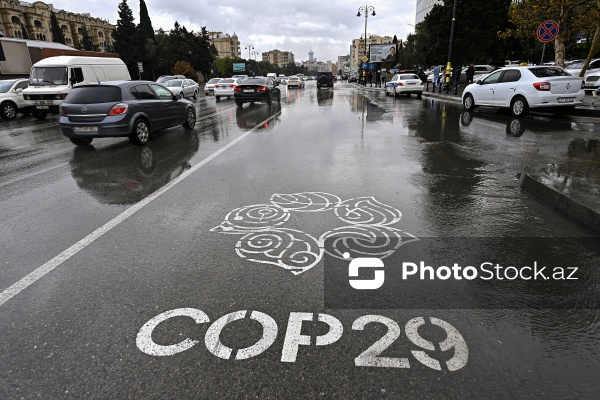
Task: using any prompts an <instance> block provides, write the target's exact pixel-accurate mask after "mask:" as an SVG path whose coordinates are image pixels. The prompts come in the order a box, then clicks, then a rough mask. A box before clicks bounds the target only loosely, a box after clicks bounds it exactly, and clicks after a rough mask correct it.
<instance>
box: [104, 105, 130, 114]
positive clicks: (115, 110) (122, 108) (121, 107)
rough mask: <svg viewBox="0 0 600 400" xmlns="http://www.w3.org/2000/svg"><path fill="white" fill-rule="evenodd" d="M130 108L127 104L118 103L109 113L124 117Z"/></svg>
mask: <svg viewBox="0 0 600 400" xmlns="http://www.w3.org/2000/svg"><path fill="white" fill-rule="evenodd" d="M127 109H129V106H128V105H127V104H125V103H118V104H115V105H114V106H113V108H111V109H110V111H109V112H108V115H123V114H125V113H126V112H127Z"/></svg>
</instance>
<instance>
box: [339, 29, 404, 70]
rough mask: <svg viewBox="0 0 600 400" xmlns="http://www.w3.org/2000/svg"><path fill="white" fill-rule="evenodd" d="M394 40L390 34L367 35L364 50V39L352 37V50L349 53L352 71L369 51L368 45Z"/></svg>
mask: <svg viewBox="0 0 600 400" xmlns="http://www.w3.org/2000/svg"><path fill="white" fill-rule="evenodd" d="M393 40H394V38H393V37H391V36H377V35H373V36H369V37H368V38H367V42H366V44H367V46H366V51H365V39H364V38H362V39H353V40H352V49H351V50H352V51H351V52H350V54H351V65H350V67H351V68H352V70H353V71H356V70H357V68H358V66H359V65H360V64H361V63H362V62H363V60H362V58H363V57H364V56H365V55H367V56H368V53H369V46H370V45H372V44H385V43H392V42H393Z"/></svg>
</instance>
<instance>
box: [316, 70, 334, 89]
mask: <svg viewBox="0 0 600 400" xmlns="http://www.w3.org/2000/svg"><path fill="white" fill-rule="evenodd" d="M322 87H330V88H332V89H333V74H332V73H331V72H319V73H318V74H317V90H320V89H321V88H322Z"/></svg>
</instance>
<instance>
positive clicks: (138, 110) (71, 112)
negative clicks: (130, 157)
mask: <svg viewBox="0 0 600 400" xmlns="http://www.w3.org/2000/svg"><path fill="white" fill-rule="evenodd" d="M175 125H182V126H183V127H184V128H186V129H193V128H194V126H195V125H196V108H195V107H194V104H193V103H192V102H190V101H189V100H185V99H178V98H177V97H176V96H175V95H173V93H171V91H170V90H169V89H167V88H166V87H164V86H162V85H160V84H157V83H155V82H149V81H114V82H102V84H97V85H82V86H76V87H74V88H73V89H72V90H71V91H70V92H69V94H68V96H67V97H66V99H65V101H64V102H63V104H62V105H61V106H60V128H61V130H62V133H63V134H64V135H65V136H67V137H68V138H69V139H71V142H73V143H74V144H77V145H88V144H90V143H91V142H92V139H93V138H100V137H119V136H128V137H129V140H130V141H131V142H132V143H135V144H138V145H144V144H146V143H147V142H148V139H149V137H150V133H151V132H153V131H156V130H159V129H164V128H169V127H171V126H175Z"/></svg>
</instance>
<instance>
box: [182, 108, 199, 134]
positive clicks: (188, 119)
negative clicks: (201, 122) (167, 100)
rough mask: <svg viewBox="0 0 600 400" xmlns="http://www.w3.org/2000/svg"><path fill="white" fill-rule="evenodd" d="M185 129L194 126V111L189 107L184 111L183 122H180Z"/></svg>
mask: <svg viewBox="0 0 600 400" xmlns="http://www.w3.org/2000/svg"><path fill="white" fill-rule="evenodd" d="M182 126H183V127H184V128H185V129H194V126H196V113H195V112H194V110H192V109H191V108H188V109H187V111H186V112H185V122H184V123H183V124H182Z"/></svg>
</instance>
